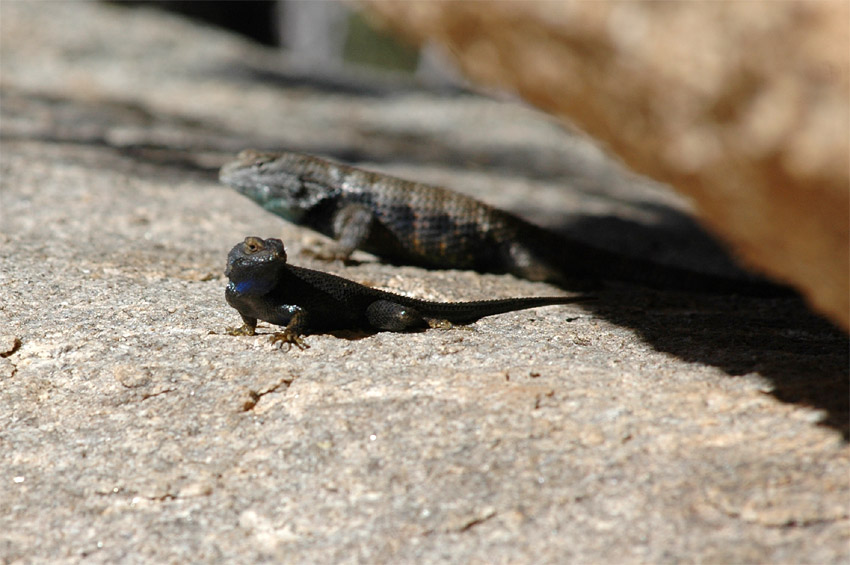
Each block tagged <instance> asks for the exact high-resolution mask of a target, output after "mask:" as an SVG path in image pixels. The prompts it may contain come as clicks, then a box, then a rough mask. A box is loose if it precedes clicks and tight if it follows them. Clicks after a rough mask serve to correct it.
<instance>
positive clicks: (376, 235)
mask: <svg viewBox="0 0 850 565" xmlns="http://www.w3.org/2000/svg"><path fill="white" fill-rule="evenodd" d="M219 179H220V181H221V182H223V183H224V184H226V185H229V186H231V187H232V188H234V189H236V190H237V191H238V192H240V193H241V194H243V195H245V196H247V197H248V198H250V199H252V200H253V201H255V202H256V203H258V204H259V205H260V206H262V207H263V208H264V209H266V210H268V211H269V212H272V213H274V214H276V215H278V216H281V217H282V218H284V219H286V220H288V221H290V222H292V223H295V224H297V225H302V226H306V227H309V228H312V229H313V230H315V231H317V232H319V233H322V234H324V235H326V236H329V237H331V238H333V239H335V240H336V242H335V245H334V246H333V247H332V248H331V250H330V253H326V254H325V256H324V257H322V258H325V259H342V260H348V259H349V257H350V256H351V254H352V252H353V251H354V250H355V249H362V250H364V251H367V252H369V253H372V254H374V255H377V256H378V257H380V258H381V259H384V260H386V261H389V262H391V263H395V264H408V265H417V266H421V267H426V268H436V269H471V270H475V271H479V272H490V273H510V274H513V275H515V276H517V277H520V278H524V279H528V280H532V281H545V282H550V283H554V284H556V285H559V286H561V287H563V288H576V287H578V288H586V283H588V282H590V283H592V284H593V285H596V284H597V283H598V282H599V281H600V280H618V281H623V282H627V283H637V284H641V285H644V286H649V287H655V288H662V289H675V290H685V291H702V292H731V293H740V294H753V295H757V296H762V295H767V296H771V295H776V294H779V295H782V294H785V293H786V292H787V289H785V288H784V287H781V286H779V285H776V284H773V283H770V282H766V281H762V280H744V279H738V278H730V277H724V276H718V275H711V274H705V273H697V272H694V271H692V270H688V269H683V268H678V267H673V266H665V265H659V264H657V263H653V262H651V261H647V260H642V259H636V258H632V257H628V256H625V255H622V254H618V253H615V252H612V251H608V250H604V249H601V248H598V247H594V246H590V245H588V244H585V243H583V242H579V241H575V240H571V239H567V238H564V237H562V236H560V235H559V234H556V233H554V232H551V231H549V230H546V229H544V228H542V227H540V226H537V225H534V224H532V223H530V222H528V221H526V220H523V219H522V218H519V217H518V216H515V215H513V214H510V213H508V212H505V211H503V210H499V209H497V208H494V207H492V206H489V205H487V204H485V203H483V202H479V201H478V200H475V199H473V198H471V197H468V196H465V195H462V194H459V193H457V192H453V191H451V190H448V189H446V188H442V187H438V186H431V185H427V184H423V183H419V182H414V181H409V180H404V179H401V178H396V177H393V176H390V175H386V174H383V173H378V172H373V171H368V170H364V169H360V168H357V167H353V166H350V165H345V164H342V163H338V162H336V161H331V160H327V159H322V158H319V157H314V156H312V155H306V154H301V153H294V152H277V153H267V152H260V151H257V150H253V149H246V150H244V151H242V152H241V153H240V154H239V155H238V156H237V158H236V160H235V161H233V162H230V163H227V164H225V165H224V166H223V167H222V168H221V170H220V172H219ZM577 283H578V284H577Z"/></svg>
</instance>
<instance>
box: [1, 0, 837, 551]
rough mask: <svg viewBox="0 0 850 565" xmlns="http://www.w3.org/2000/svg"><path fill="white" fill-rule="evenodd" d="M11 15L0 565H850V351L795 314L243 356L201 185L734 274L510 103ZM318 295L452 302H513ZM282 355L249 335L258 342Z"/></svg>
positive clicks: (551, 323)
mask: <svg viewBox="0 0 850 565" xmlns="http://www.w3.org/2000/svg"><path fill="white" fill-rule="evenodd" d="M49 6H50V7H49V9H45V4H43V3H23V2H22V3H17V2H9V1H4V2H0V67H2V72H0V80H2V83H0V95H2V97H0V140H2V144H1V145H0V211H2V216H0V328H2V329H0V385H2V389H3V390H2V394H0V422H2V425H0V481H2V488H0V562H3V563H19V562H20V563H23V562H78V561H81V560H83V559H85V560H86V561H87V562H93V563H115V562H119V561H125V562H217V563H220V562H257V561H261V560H273V561H281V562H332V561H342V562H356V561H359V562H370V563H371V562H387V561H392V562H414V561H415V562H423V563H431V562H470V561H478V562H483V561H486V562H540V563H546V562H550V563H553V562H564V561H578V562H594V563H597V562H675V561H688V562H772V563H800V562H807V563H829V562H832V563H842V562H847V560H848V558H850V551H849V550H848V542H850V512H848V502H850V485H848V476H850V448H848V445H847V443H846V442H845V440H844V439H843V437H846V436H847V434H848V396H850V394H848V393H849V392H850V391H848V341H847V338H846V336H845V335H844V334H843V333H841V332H839V331H837V330H835V329H834V328H832V327H831V326H829V325H828V324H827V323H825V322H824V321H822V320H820V319H819V318H817V317H816V316H814V315H812V314H811V313H809V312H808V311H807V310H806V308H805V306H804V305H803V304H802V302H801V301H799V300H796V299H791V298H783V299H771V300H765V299H761V300H760V299H754V298H736V297H724V296H714V297H707V296H696V295H687V294H669V293H663V292H648V291H642V290H639V289H629V288H618V289H612V290H609V291H605V292H600V293H599V300H598V301H597V302H595V303H590V304H587V305H582V306H579V305H575V306H569V307H557V308H545V309H539V310H534V311H527V312H518V313H513V314H509V315H504V316H497V317H492V318H488V319H485V320H482V321H480V322H478V323H476V324H473V325H472V326H470V328H469V329H458V330H455V331H448V332H445V331H426V332H423V333H417V334H412V335H399V334H390V333H383V334H376V335H373V336H362V335H347V336H342V337H340V336H332V335H319V336H311V337H309V338H308V339H309V343H310V344H311V346H312V347H311V349H309V350H307V351H304V352H299V351H289V352H286V351H280V350H277V349H276V348H274V347H272V346H271V345H270V344H269V343H268V342H267V340H266V338H265V336H263V335H260V336H257V337H253V338H232V337H229V336H225V335H222V332H223V329H224V328H225V327H226V326H228V325H233V324H235V323H237V322H238V317H237V315H236V312H235V311H233V310H231V309H229V308H228V307H227V306H226V305H225V303H224V299H223V288H224V277H223V275H222V270H223V267H224V259H225V254H226V252H227V250H228V249H229V248H230V246H232V245H233V244H234V243H235V242H236V241H239V240H240V239H241V238H243V237H244V236H245V235H248V234H256V235H261V236H282V237H283V238H284V240H285V241H286V242H287V244H288V251H289V254H290V256H291V257H292V258H293V260H294V261H297V262H298V263H300V264H305V265H308V266H313V267H318V266H319V265H318V264H317V263H315V262H313V261H311V260H310V258H309V257H308V256H307V255H305V254H304V253H303V251H304V250H305V249H306V248H308V247H310V246H312V245H313V244H314V243H315V241H316V237H315V236H312V235H310V234H308V233H306V232H304V231H302V230H299V229H297V228H294V227H291V226H287V225H284V224H283V223H282V222H281V221H280V220H278V219H277V218H275V217H273V216H271V215H268V214H265V213H263V212H262V211H261V210H260V209H259V208H257V207H256V206H255V205H253V204H252V203H251V202H249V201H248V200H247V199H245V198H242V197H241V196H239V195H237V194H235V193H234V192H233V191H231V190H229V189H227V188H225V187H223V186H220V185H219V184H218V183H217V182H216V181H215V170H216V168H217V167H218V166H219V165H220V164H221V163H223V162H224V161H225V160H227V159H229V158H231V157H232V155H233V153H234V152H235V151H237V150H239V149H241V148H243V147H247V146H259V147H265V148H273V147H286V148H290V149H301V150H313V151H316V152H321V153H324V154H331V155H338V156H348V157H351V158H352V159H354V160H357V161H364V162H368V163H369V164H371V165H374V166H380V167H384V168H386V169H387V170H391V171H393V172H396V173H399V174H403V175H405V176H410V177H412V178H419V179H423V180H428V181H434V182H443V183H445V184H448V185H450V186H453V187H456V188H458V189H462V190H467V191H469V192H471V193H473V194H476V195H477V196H479V197H482V198H486V199H487V200H489V201H491V202H493V203H496V204H498V205H501V206H505V207H508V208H511V209H514V210H516V211H518V212H521V213H524V214H526V215H528V216H529V217H531V218H534V219H536V220H539V221H541V222H546V223H548V224H550V225H552V226H554V227H556V228H558V229H563V230H564V231H568V232H572V233H574V234H576V235H583V236H585V237H588V238H592V239H594V240H597V241H599V242H601V243H604V244H608V245H611V246H612V247H618V248H621V249H623V250H627V251H630V252H632V253H635V254H644V255H647V256H652V257H655V258H657V259H660V260H666V261H669V262H674V263H680V264H689V265H691V266H696V267H705V268H707V269H711V270H714V271H721V272H733V271H732V267H731V266H730V265H729V263H728V261H727V260H726V259H724V258H723V257H722V255H720V254H719V252H718V250H717V248H716V247H715V246H713V245H712V244H711V243H710V242H708V241H707V240H706V239H705V238H704V237H702V236H700V234H699V231H698V230H697V229H696V228H695V227H694V226H693V224H692V223H690V222H689V220H688V219H687V217H686V216H685V215H684V213H683V212H684V211H685V210H686V207H685V206H684V205H683V204H682V202H681V201H680V199H678V198H677V197H675V196H674V195H671V194H668V193H666V192H664V191H661V190H659V188H658V187H655V186H653V185H651V184H649V183H647V182H645V181H642V180H640V179H637V178H635V177H634V176H631V175H627V174H623V173H622V172H621V171H620V170H619V169H618V168H617V167H616V166H614V165H613V164H611V163H610V162H608V161H607V160H606V159H604V158H603V156H602V155H601V153H600V152H599V151H597V150H595V149H594V148H593V147H592V146H591V145H589V144H588V143H587V142H586V141H585V140H583V139H582V138H577V137H575V136H573V135H570V134H567V133H564V132H563V131H561V130H559V129H558V128H555V127H553V126H552V125H551V124H550V123H548V122H547V121H545V120H542V119H541V118H540V116H539V115H536V114H534V113H533V112H530V111H528V110H527V109H523V108H519V107H516V106H514V105H511V104H504V103H497V102H493V101H490V100H487V99H483V98H480V97H475V96H470V95H462V94H457V93H454V94H452V95H442V94H440V93H435V92H428V91H423V90H421V89H417V88H416V87H415V86H413V85H410V84H405V83H402V82H398V81H389V82H388V81H382V80H379V79H377V78H374V77H372V78H369V77H366V78H363V77H359V78H358V77H352V76H347V75H345V76H343V75H327V76H325V75H320V74H317V73H316V72H315V71H305V70H303V69H300V70H299V68H298V67H297V66H293V65H296V64H297V62H286V61H283V62H281V61H280V60H279V59H278V57H277V55H275V54H268V53H265V52H263V51H258V50H255V49H254V48H252V47H250V46H247V45H245V44H243V43H241V42H239V41H237V40H235V39H233V38H231V37H228V36H226V35H224V34H220V33H216V32H213V31H210V30H205V29H201V28H196V27H194V26H192V25H191V24H188V23H186V22H183V21H181V20H178V19H174V18H169V17H165V16H162V15H158V14H155V13H151V12H146V11H137V10H131V9H126V8H121V7H116V6H109V5H101V4H70V3H52V4H50V5H49ZM359 258H360V259H361V260H362V263H361V264H360V265H357V266H352V267H346V268H343V267H341V266H339V265H332V266H330V267H327V268H328V269H329V270H333V271H334V272H338V273H344V274H345V275H346V276H349V277H351V278H354V279H357V280H360V281H366V282H370V283H372V284H375V285H379V286H382V287H384V288H388V289H390V290H393V291H397V292H409V293H412V294H415V295H417V296H424V297H430V298H438V299H460V298H480V297H489V296H507V295H522V294H535V293H537V294H543V293H549V292H554V291H556V290H557V289H553V288H551V287H548V286H546V285H543V284H534V283H529V282H526V281H520V280H517V279H513V278H511V277H508V276H486V275H479V274H475V273H469V272H459V271H454V272H429V271H424V270H421V269H415V268H399V267H391V266H386V265H381V264H379V263H377V262H375V261H374V259H373V258H371V257H369V256H368V255H365V254H364V255H360V256H359ZM262 330H263V332H264V333H268V331H269V328H268V326H263V327H262Z"/></svg>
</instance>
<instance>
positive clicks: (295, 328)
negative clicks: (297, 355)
mask: <svg viewBox="0 0 850 565" xmlns="http://www.w3.org/2000/svg"><path fill="white" fill-rule="evenodd" d="M283 308H284V309H285V310H286V311H287V312H286V313H287V314H288V315H289V316H290V318H289V323H287V324H286V328H284V330H283V331H282V332H275V333H274V334H272V337H271V340H270V341H271V342H272V343H277V342H278V341H282V342H284V343H287V344H289V347H290V348H292V346H293V345H294V346H295V347H297V348H298V349H301V350H304V349H308V348H309V347H310V346H309V345H307V343H306V342H305V341H304V340H303V339H301V336H302V335H304V334H305V333H307V329H308V320H309V317H308V315H307V311H306V310H304V309H303V308H301V307H300V306H284V307H283Z"/></svg>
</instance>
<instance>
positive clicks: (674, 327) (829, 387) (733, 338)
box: [585, 288, 850, 441]
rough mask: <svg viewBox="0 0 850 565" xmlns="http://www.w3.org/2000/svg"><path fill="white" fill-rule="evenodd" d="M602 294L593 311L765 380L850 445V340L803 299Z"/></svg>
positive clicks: (653, 341) (696, 358)
mask: <svg viewBox="0 0 850 565" xmlns="http://www.w3.org/2000/svg"><path fill="white" fill-rule="evenodd" d="M598 294H599V296H600V300H599V301H598V302H590V303H588V304H587V305H586V306H585V308H587V309H588V310H591V311H593V312H594V313H595V314H597V315H599V316H600V317H602V318H605V319H606V320H609V321H610V322H612V323H614V324H617V325H619V326H621V327H626V328H629V329H632V330H634V331H635V332H637V334H638V335H639V336H640V338H641V339H643V340H644V341H646V343H648V344H649V345H651V346H652V347H653V348H655V349H656V350H657V351H662V352H665V353H669V354H671V355H674V356H676V357H677V358H679V359H681V360H683V361H686V362H688V363H698V364H702V365H709V366H713V367H717V368H718V369H721V370H722V371H724V372H725V373H727V374H728V375H729V376H730V377H737V376H741V375H745V374H749V373H758V374H759V375H761V376H762V377H764V378H765V379H767V380H768V381H769V382H770V384H771V386H772V390H771V391H770V394H771V395H772V396H774V397H775V398H776V399H778V400H780V401H782V402H787V403H792V404H800V405H806V406H810V407H812V408H815V409H818V410H823V411H824V412H825V416H824V419H823V420H822V422H821V425H824V426H828V427H830V428H833V429H835V430H837V431H838V432H840V433H841V435H842V437H843V438H844V440H845V441H848V440H850V371H848V367H850V353H849V352H850V340H848V337H847V335H846V334H845V333H844V332H842V331H841V330H839V329H837V328H836V327H835V326H833V325H832V324H830V323H829V322H827V321H826V320H824V319H823V318H820V317H819V316H817V315H815V314H813V313H812V312H811V311H810V310H809V309H808V307H807V306H806V304H805V302H804V301H803V300H802V299H801V298H774V299H760V298H751V297H741V296H709V295H699V294H685V293H664V292H660V291H650V290H646V289H641V288H628V289H622V288H621V289H616V290H611V291H607V292H606V291H603V292H601V293H598ZM659 386H663V383H659Z"/></svg>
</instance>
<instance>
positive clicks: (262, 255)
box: [225, 237, 588, 348]
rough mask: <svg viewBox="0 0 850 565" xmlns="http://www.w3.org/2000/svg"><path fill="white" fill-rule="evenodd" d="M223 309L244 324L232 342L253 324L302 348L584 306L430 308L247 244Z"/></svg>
mask: <svg viewBox="0 0 850 565" xmlns="http://www.w3.org/2000/svg"><path fill="white" fill-rule="evenodd" d="M225 274H226V275H227V277H228V278H229V279H230V283H229V284H228V285H227V290H226V291H225V297H226V298H227V303H228V304H230V305H231V306H232V307H233V308H235V309H236V310H238V311H239V314H240V315H241V316H242V321H243V325H242V327H240V328H229V329H228V333H229V334H231V335H254V330H255V328H256V327H257V320H263V321H266V322H269V323H270V324H275V325H278V326H284V327H285V329H284V331H283V332H280V333H276V334H275V335H274V336H273V337H272V341H283V342H286V343H289V344H293V345H296V346H297V347H299V348H304V347H307V345H306V343H305V342H304V340H303V339H302V338H301V336H302V335H306V334H309V333H311V332H316V331H333V330H343V329H365V330H370V331H396V332H402V331H410V330H416V329H422V328H427V327H448V326H450V325H451V324H468V323H471V322H474V321H476V320H478V319H480V318H483V317H485V316H492V315H494V314H502V313H504V312H511V311H514V310H523V309H526V308H536V307H538V306H548V305H553V304H571V303H574V302H580V301H583V300H587V299H588V298H587V297H583V296H544V297H526V298H504V299H501V300H481V301H476V302H430V301H427V300H419V299H416V298H409V297H406V296H401V295H398V294H393V293H391V292H386V291H383V290H377V289H374V288H369V287H367V286H363V285H361V284H358V283H356V282H354V281H350V280H348V279H344V278H342V277H337V276H335V275H331V274H328V273H323V272H321V271H314V270H312V269H305V268H302V267H296V266H293V265H289V264H288V263H287V262H286V252H285V251H284V248H283V243H282V242H281V241H280V240H279V239H265V240H264V239H260V238H258V237H247V238H245V240H244V241H243V242H242V243H239V244H238V245H236V246H235V247H234V248H233V249H232V250H231V251H230V253H229V255H228V256H227V270H226V271H225Z"/></svg>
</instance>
